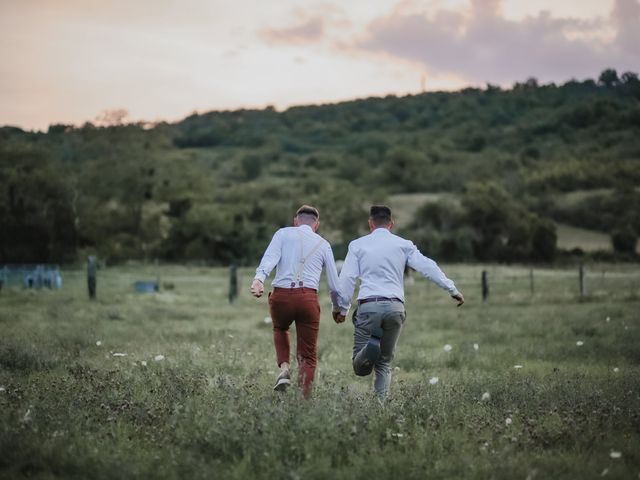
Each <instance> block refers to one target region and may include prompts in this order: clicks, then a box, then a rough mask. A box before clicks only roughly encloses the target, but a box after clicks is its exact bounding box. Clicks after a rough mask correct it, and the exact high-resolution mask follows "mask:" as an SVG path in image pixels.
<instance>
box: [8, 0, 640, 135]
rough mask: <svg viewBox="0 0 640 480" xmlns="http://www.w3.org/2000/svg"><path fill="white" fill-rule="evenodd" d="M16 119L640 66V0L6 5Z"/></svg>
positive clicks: (138, 114)
mask: <svg viewBox="0 0 640 480" xmlns="http://www.w3.org/2000/svg"><path fill="white" fill-rule="evenodd" d="M0 39H1V41H0V58H1V60H2V61H1V62H0V125H15V126H19V127H22V128H26V129H46V128H47V126H48V125H49V124H51V123H72V124H82V123H84V122H85V121H91V120H93V119H94V118H96V116H97V115H98V114H99V113H100V112H102V111H104V110H107V109H116V108H124V109H127V110H128V111H129V113H130V119H131V120H134V121H138V120H147V121H156V120H169V121H175V120H178V119H180V118H183V117H184V116H186V115H189V114H190V113H192V112H194V111H199V112H204V111H208V110H221V109H237V108H251V107H255V108H263V107H265V106H267V105H274V106H275V107H276V108H278V109H284V108H286V107H288V106H291V105H300V104H309V103H324V102H335V101H340V100H346V99H352V98H362V97H367V96H380V95H386V94H390V93H393V94H397V95H404V94H407V93H418V92H419V91H421V89H422V84H423V81H424V86H425V88H426V90H438V89H446V90H450V89H457V88H460V87H464V86H469V85H471V86H483V85H485V84H486V83H487V82H490V83H494V84H499V85H503V86H510V85H512V84H513V82H515V81H524V80H526V79H527V78H528V77H531V76H534V77H536V78H538V80H539V81H541V82H550V81H555V82H564V81H566V80H568V79H570V78H577V79H583V78H587V77H589V78H594V77H597V75H598V73H599V72H600V71H601V70H603V69H604V68H607V67H612V68H616V69H618V71H619V72H620V73H622V72H623V71H627V70H631V71H635V72H638V71H639V70H640V0H526V1H525V0H518V1H516V0H502V1H500V0H395V1H394V0H349V1H348V2H347V1H342V2H338V1H333V0H307V1H301V0H297V1H295V0H277V1H276V0H272V1H268V0H234V1H222V0H182V1H178V0H19V1H8V0H0Z"/></svg>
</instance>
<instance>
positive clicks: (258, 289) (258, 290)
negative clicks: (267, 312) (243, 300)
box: [251, 278, 264, 298]
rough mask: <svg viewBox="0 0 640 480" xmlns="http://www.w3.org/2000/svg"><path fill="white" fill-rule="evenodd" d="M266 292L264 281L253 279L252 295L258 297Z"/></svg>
mask: <svg viewBox="0 0 640 480" xmlns="http://www.w3.org/2000/svg"><path fill="white" fill-rule="evenodd" d="M263 293H264V283H262V282H261V281H260V280H258V279H257V278H256V279H254V280H253V282H252V283H251V295H253V296H254V297H256V298H260V297H261V296H262V294H263Z"/></svg>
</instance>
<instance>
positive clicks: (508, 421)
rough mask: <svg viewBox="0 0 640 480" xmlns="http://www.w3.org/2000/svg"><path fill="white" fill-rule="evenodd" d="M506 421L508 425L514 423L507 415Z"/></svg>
mask: <svg viewBox="0 0 640 480" xmlns="http://www.w3.org/2000/svg"><path fill="white" fill-rule="evenodd" d="M504 423H505V424H506V425H507V426H509V425H511V424H512V423H513V420H511V417H507V418H506V419H505V421H504Z"/></svg>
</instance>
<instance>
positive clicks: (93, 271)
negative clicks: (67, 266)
mask: <svg viewBox="0 0 640 480" xmlns="http://www.w3.org/2000/svg"><path fill="white" fill-rule="evenodd" d="M97 270H98V260H97V258H96V256H95V255H89V257H88V258H87V286H88V287H89V298H90V299H91V300H95V298H96V284H97V278H96V277H97Z"/></svg>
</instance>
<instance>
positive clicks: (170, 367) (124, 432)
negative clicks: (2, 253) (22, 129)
mask: <svg viewBox="0 0 640 480" xmlns="http://www.w3.org/2000/svg"><path fill="white" fill-rule="evenodd" d="M483 268H487V270H488V273H489V279H490V282H491V295H490V298H489V301H488V302H487V303H482V302H481V300H480V298H479V285H478V283H479V281H478V280H479V277H480V271H481V270H482V269H483ZM446 271H447V272H448V274H449V275H450V276H451V277H452V278H453V279H455V280H456V281H457V283H458V284H459V286H460V287H461V288H462V289H463V291H464V292H465V294H466V297H467V299H468V303H467V304H466V305H464V307H462V308H456V307H455V306H454V304H453V302H452V301H450V300H449V299H448V297H447V296H446V295H445V294H444V293H443V292H442V291H440V290H439V289H437V287H435V286H433V285H431V284H428V283H427V282H426V281H425V280H423V279H416V281H415V283H414V284H413V285H410V286H408V287H407V311H408V316H407V322H406V325H405V328H404V331H403V334H402V336H401V338H400V341H399V345H398V350H397V355H396V360H395V363H394V364H395V366H396V367H397V368H396V369H395V374H394V379H393V382H392V396H391V398H390V400H389V401H388V402H387V403H386V404H384V405H380V404H379V403H378V402H377V401H375V400H374V399H373V398H372V394H371V385H370V382H371V379H370V378H358V377H355V376H354V375H353V374H352V372H351V366H350V355H351V335H352V327H351V325H350V324H349V322H347V323H346V324H344V325H339V326H338V325H335V324H334V323H333V321H332V320H331V318H330V312H329V308H328V305H327V300H326V287H325V286H324V284H323V287H322V289H323V292H322V295H321V298H322V307H323V312H322V325H321V331H320V339H319V357H320V358H319V368H318V374H317V383H316V388H315V391H314V395H313V398H312V399H311V400H310V401H304V400H303V399H302V398H301V396H300V394H299V392H297V391H296V390H295V389H294V390H290V391H289V392H287V393H286V394H285V395H280V394H276V393H275V392H273V391H272V390H271V387H272V382H273V380H274V378H275V370H276V366H275V355H274V352H273V346H272V343H271V331H270V327H269V326H268V325H267V324H265V323H264V317H265V316H266V315H268V312H267V306H266V300H265V299H261V300H255V299H253V298H251V297H250V296H249V295H248V293H247V290H248V285H249V281H250V278H251V271H250V270H248V269H242V270H241V271H240V285H241V295H240V297H239V299H238V301H237V302H236V303H235V304H234V305H233V306H229V305H228V303H227V301H226V295H227V291H226V283H227V272H226V271H225V270H221V269H208V268H195V267H194V268H184V267H149V266H147V267H122V268H116V269H108V270H106V271H100V272H99V279H98V299H97V300H96V301H94V302H90V301H89V300H88V299H87V294H86V285H85V274H84V272H80V271H75V272H74V271H69V272H64V281H65V283H64V287H63V289H62V290H59V291H40V292H35V291H25V290H21V289H8V290H7V289H5V290H3V291H2V292H0V386H2V387H3V388H4V390H3V391H1V392H0V452H1V454H0V478H3V477H4V478H27V477H30V478H97V479H102V478H104V479H114V478H225V479H227V478H231V479H233V478H237V479H241V478H242V479H244V478H264V479H267V478H268V479H280V478H282V479H295V478H301V479H302V478H311V479H316V478H317V479H320V478H338V479H342V478H344V479H350V478H392V477H393V478H436V479H437V478H442V479H445V478H447V479H449V478H522V479H524V478H596V477H598V478H599V477H600V476H601V475H602V474H603V472H605V470H606V476H607V478H637V477H638V475H639V474H640V390H639V387H640V349H639V348H638V345H640V321H639V319H638V312H639V311H640V272H639V271H638V269H637V268H636V267H632V266H609V265H598V266H596V265H593V266H591V267H589V268H588V269H587V287H588V289H587V292H588V294H589V295H588V296H587V297H586V298H579V296H578V283H577V272H576V271H574V270H536V271H535V272H534V291H533V293H532V292H531V289H530V278H529V270H528V269H526V268H518V267H499V266H490V267H482V266H451V267H449V268H446ZM157 275H159V276H160V277H161V279H162V282H163V283H165V282H170V283H171V284H173V285H174V288H173V289H172V290H163V291H161V293H159V294H136V293H134V292H133V282H134V281H135V280H144V279H154V278H156V276H157ZM607 318H608V321H607ZM98 341H99V342H101V344H100V345H97V344H96V342H98ZM578 341H581V342H583V345H582V346H578V345H576V342H578ZM445 344H450V345H451V346H452V350H451V352H449V353H447V352H445V351H444V350H443V346H444V345H445ZM474 344H478V349H477V350H475V349H474ZM114 353H124V354H126V356H114V355H113V354H114ZM157 355H163V356H164V359H163V360H161V361H155V360H154V358H155V357H156V356H157ZM143 362H146V365H144V364H143ZM515 365H522V368H520V369H516V368H514V366H515ZM614 369H618V370H617V371H614ZM432 377H438V379H439V380H438V382H437V383H436V384H433V385H432V384H430V382H429V380H430V379H431V378H432ZM485 392H488V393H489V394H490V398H489V399H488V400H482V395H483V393H485ZM507 419H510V420H511V422H510V424H507ZM611 451H616V452H620V453H621V454H622V457H621V458H619V459H615V458H611V457H610V453H611Z"/></svg>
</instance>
